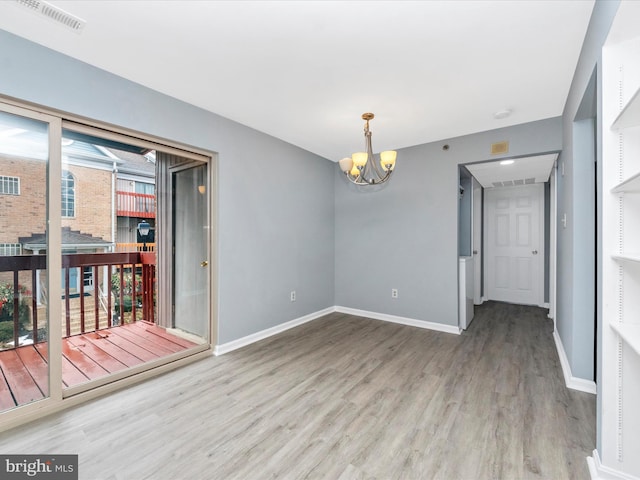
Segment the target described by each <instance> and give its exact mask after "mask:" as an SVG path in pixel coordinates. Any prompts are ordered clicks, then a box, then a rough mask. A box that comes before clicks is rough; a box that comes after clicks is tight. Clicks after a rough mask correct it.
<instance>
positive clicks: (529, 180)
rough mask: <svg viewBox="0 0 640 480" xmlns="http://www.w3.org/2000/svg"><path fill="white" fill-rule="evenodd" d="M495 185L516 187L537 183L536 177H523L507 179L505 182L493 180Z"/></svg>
mask: <svg viewBox="0 0 640 480" xmlns="http://www.w3.org/2000/svg"><path fill="white" fill-rule="evenodd" d="M492 183H493V186H494V187H516V186H518V185H532V184H534V183H536V179H535V178H523V179H518V180H505V181H504V182H492Z"/></svg>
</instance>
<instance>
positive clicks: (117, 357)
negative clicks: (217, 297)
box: [0, 321, 196, 411]
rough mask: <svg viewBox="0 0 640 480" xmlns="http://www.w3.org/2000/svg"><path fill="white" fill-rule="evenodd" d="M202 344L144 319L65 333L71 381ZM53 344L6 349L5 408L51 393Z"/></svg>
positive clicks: (67, 382)
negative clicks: (49, 363) (50, 348)
mask: <svg viewBox="0 0 640 480" xmlns="http://www.w3.org/2000/svg"><path fill="white" fill-rule="evenodd" d="M195 345H196V344H195V343H193V342H190V341H188V340H185V339H183V338H180V337H177V336H175V335H172V334H170V333H168V332H167V331H166V330H165V329H164V328H161V327H158V326H156V325H154V324H151V323H148V322H144V321H139V322H135V323H131V324H127V325H122V326H117V327H112V328H108V329H104V330H98V331H95V332H91V333H85V334H84V335H75V336H72V337H67V338H63V339H62V353H63V358H62V381H63V384H64V386H65V387H72V386H75V385H79V384H81V383H85V382H88V381H89V380H95V379H97V378H100V377H104V376H106V375H109V374H111V373H114V372H118V371H120V370H124V369H126V368H128V367H133V366H135V365H139V364H141V363H144V362H148V361H150V360H155V359H157V358H162V357H165V356H167V355H171V354H172V353H176V352H180V351H182V350H186V349H188V348H191V347H193V346H195ZM47 359H48V354H47V344H46V343H39V344H37V345H26V346H22V347H19V348H15V349H11V350H4V351H2V352H0V411H1V410H6V409H9V408H13V407H15V406H16V405H24V404H26V403H29V402H33V401H36V400H40V399H42V398H44V397H46V396H47V395H48V390H49V389H48V366H47Z"/></svg>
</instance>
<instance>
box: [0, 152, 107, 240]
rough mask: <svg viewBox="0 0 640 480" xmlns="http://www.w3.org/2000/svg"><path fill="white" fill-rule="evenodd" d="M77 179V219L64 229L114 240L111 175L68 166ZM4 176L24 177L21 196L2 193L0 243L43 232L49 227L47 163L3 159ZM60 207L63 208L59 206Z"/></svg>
mask: <svg viewBox="0 0 640 480" xmlns="http://www.w3.org/2000/svg"><path fill="white" fill-rule="evenodd" d="M65 168H66V169H67V170H69V172H71V174H72V175H73V176H74V180H75V217H73V218H63V219H62V226H63V227H70V228H71V229H72V230H79V231H80V232H81V233H84V234H89V235H93V236H94V237H98V238H101V239H102V240H106V241H111V240H112V239H111V172H109V171H104V170H96V169H93V168H88V167H80V166H75V165H68V166H66V167H65ZM0 175H3V176H8V177H19V178H20V195H4V194H0V243H18V238H19V237H28V236H30V235H32V234H35V233H43V232H44V231H45V224H46V208H45V205H46V202H45V201H46V198H45V196H46V180H45V179H46V163H45V162H44V161H39V160H28V159H23V158H8V157H2V156H0ZM56 207H57V208H59V206H58V205H57V206H56Z"/></svg>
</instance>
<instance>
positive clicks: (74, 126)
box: [0, 95, 218, 431]
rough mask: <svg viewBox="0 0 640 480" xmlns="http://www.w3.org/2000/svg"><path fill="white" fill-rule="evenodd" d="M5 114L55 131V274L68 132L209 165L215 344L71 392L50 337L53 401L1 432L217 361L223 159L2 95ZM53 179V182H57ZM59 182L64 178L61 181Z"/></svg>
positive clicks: (10, 413) (55, 318)
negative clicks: (219, 173)
mask: <svg viewBox="0 0 640 480" xmlns="http://www.w3.org/2000/svg"><path fill="white" fill-rule="evenodd" d="M0 109H2V110H3V111H6V112H7V113H12V114H16V115H20V116H24V117H28V118H32V119H35V120H40V121H43V122H45V123H48V124H49V125H50V128H49V165H48V171H47V178H48V182H49V185H48V187H49V190H48V197H47V201H48V212H47V215H48V224H47V225H48V235H49V237H48V242H49V243H48V247H49V250H48V252H49V256H48V257H49V258H48V264H47V269H48V271H51V272H55V271H61V270H62V257H61V255H60V253H61V252H62V239H61V230H62V228H61V225H62V222H61V212H60V209H61V203H60V198H61V182H60V181H59V179H60V178H61V174H62V173H61V172H62V149H61V142H62V130H63V129H67V130H72V131H74V132H78V133H84V134H87V135H92V136H96V137H100V138H104V139H110V140H115V141H120V142H123V143H129V144H132V145H136V146H140V147H144V148H148V149H151V150H160V151H162V152H166V153H171V154H174V155H178V156H181V157H184V158H188V159H191V160H194V161H198V162H205V163H207V164H208V167H207V176H208V178H207V183H208V185H209V186H210V189H209V192H211V193H209V195H208V201H209V203H208V207H209V208H208V215H209V218H208V220H209V223H208V225H209V229H210V234H209V245H208V247H209V252H210V262H209V263H210V268H209V286H210V288H209V331H210V334H209V339H208V342H206V343H205V344H203V345H199V346H198V347H194V348H193V349H190V350H187V351H186V352H187V353H185V354H174V355H171V356H168V357H165V358H164V359H159V360H156V361H151V362H147V363H145V364H143V365H141V366H139V367H134V368H131V369H129V370H128V371H127V372H126V374H123V373H117V374H113V375H109V376H107V377H104V379H99V380H97V381H93V382H88V383H87V384H83V385H79V386H77V387H72V388H68V389H64V390H63V388H62V336H60V335H49V359H48V363H49V384H50V385H49V397H48V398H45V399H43V400H40V401H37V402H34V403H31V404H28V405H23V406H20V407H16V408H15V409H12V410H7V411H6V412H3V413H1V414H0V431H3V430H7V429H9V428H13V427H16V426H18V425H21V424H24V423H26V422H30V421H33V420H35V419H37V418H41V417H43V416H45V415H49V414H51V413H54V412H57V411H60V410H63V409H65V408H69V407H71V406H73V405H78V404H80V403H83V402H86V401H88V400H91V399H94V398H97V397H100V396H103V395H105V394H108V393H111V392H113V391H116V390H118V389H120V388H124V387H126V386H129V385H133V384H135V383H137V382H140V381H143V380H145V379H148V378H151V377H154V376H157V375H160V374H162V373H165V372H168V371H171V370H174V369H176V368H179V367H181V366H185V365H188V364H190V363H193V362H194V361H197V360H200V359H203V358H208V357H211V356H212V354H213V346H214V345H216V342H217V332H218V326H217V322H218V318H217V312H218V308H217V281H218V278H217V265H218V262H217V255H216V254H217V251H218V249H217V235H215V234H213V232H216V231H217V215H216V209H217V192H218V188H217V169H218V168H217V163H218V162H217V154H216V153H215V152H210V151H207V150H203V149H199V148H196V147H192V146H190V145H186V144H181V143H179V142H174V141H169V140H167V139H164V138H160V137H155V136H152V135H149V134H144V133H141V132H137V131H134V130H130V129H126V128H123V127H119V126H115V125H112V124H106V123H104V122H98V121H94V120H91V119H87V118H85V117H80V116H77V115H73V114H69V113H66V112H62V111H59V110H55V109H49V108H46V107H42V106H40V105H36V104H32V103H29V102H23V101H20V100H16V99H14V98H10V97H6V96H3V95H0ZM52 179H53V181H52ZM56 179H58V180H57V181H56ZM48 277H49V290H50V291H52V292H54V291H60V290H61V288H62V285H61V284H62V280H61V276H60V275H48ZM50 303H51V305H50V306H49V308H50V309H49V332H61V331H62V304H61V302H50Z"/></svg>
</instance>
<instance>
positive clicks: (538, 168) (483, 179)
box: [459, 152, 558, 316]
mask: <svg viewBox="0 0 640 480" xmlns="http://www.w3.org/2000/svg"><path fill="white" fill-rule="evenodd" d="M557 158H558V153H556V152H554V153H545V154H539V155H534V156H523V157H513V158H509V159H502V160H490V161H483V162H476V163H470V164H464V165H460V169H461V171H462V170H463V169H464V171H468V172H469V173H470V174H471V175H472V181H473V185H474V188H473V209H472V215H471V219H470V221H471V222H472V225H473V226H472V231H473V233H474V235H473V240H472V245H473V247H472V252H473V254H474V260H476V265H477V267H476V271H475V276H474V303H475V304H476V305H479V304H481V303H483V302H485V301H487V300H499V301H505V302H511V303H522V304H530V305H537V306H540V307H543V308H550V316H551V312H552V311H554V310H552V309H553V308H554V307H555V295H554V293H555V292H554V291H552V290H553V289H554V288H555V243H554V240H555V238H554V235H555V233H554V231H555V230H554V229H553V228H552V227H553V226H554V224H555V221H556V211H555V210H556V207H555V201H554V193H555V181H556V180H555V175H553V174H552V173H553V172H554V171H555V166H556V160H557ZM520 189H523V190H520ZM527 189H534V190H535V189H538V190H536V191H537V192H538V193H536V195H535V202H534V203H531V202H533V199H531V198H529V199H528V200H527V199H525V198H520V200H518V198H517V197H527V196H530V194H531V193H530V192H529V193H527V194H526V195H524V194H523V195H520V193H521V192H526V191H527ZM490 192H493V193H490ZM500 192H501V193H500ZM507 193H509V195H507V197H512V196H513V197H516V198H515V199H514V200H513V203H512V202H511V200H505V199H503V200H502V201H501V202H502V203H504V204H505V205H504V206H508V205H509V204H511V209H512V210H513V211H512V212H511V213H510V214H505V212H506V211H508V210H509V209H507V210H505V212H502V213H501V214H500V215H498V218H496V216H497V212H496V205H495V201H496V200H495V198H493V197H496V196H498V197H499V196H503V197H504V196H505V194H507ZM490 202H492V203H493V204H494V205H493V207H492V215H493V218H492V219H490V218H489V203H490ZM518 202H520V205H521V206H522V205H524V204H527V203H528V204H529V207H528V208H529V210H531V209H532V208H535V213H534V212H531V211H530V212H529V213H527V214H525V215H523V213H522V212H519V211H517V210H519V209H520V208H521V207H519V206H518ZM531 222H534V223H535V227H534V226H533V225H532V223H531ZM464 232H465V230H464V229H460V230H459V235H461V234H465V233H464ZM489 232H491V239H490V238H489V235H490V234H489ZM532 235H534V236H535V238H536V241H535V245H532V246H530V248H528V250H527V251H528V254H526V255H524V254H525V251H524V250H523V251H522V252H520V254H519V255H511V254H510V255H507V256H506V257H507V258H496V257H503V255H501V254H496V253H492V252H490V251H489V246H488V245H489V241H490V240H491V241H492V242H494V247H495V246H496V245H495V242H498V244H500V245H501V244H502V243H503V241H506V240H507V239H508V242H512V243H514V246H516V247H518V246H519V248H521V249H522V248H524V244H525V243H528V242H533V239H532V238H529V239H528V240H526V239H525V238H524V237H525V236H526V237H531V236H532ZM534 252H535V253H534ZM523 255H524V256H523ZM490 256H491V258H490ZM527 256H528V257H529V258H527ZM490 280H491V282H490ZM496 281H497V282H498V284H499V285H500V287H498V288H497V289H496ZM490 283H493V284H492V285H490ZM503 285H504V288H502V286H503ZM533 287H535V289H533ZM496 290H498V291H500V293H497V291H496ZM522 290H527V291H529V293H528V295H524V293H523V291H522ZM507 291H509V294H506V292H507Z"/></svg>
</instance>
